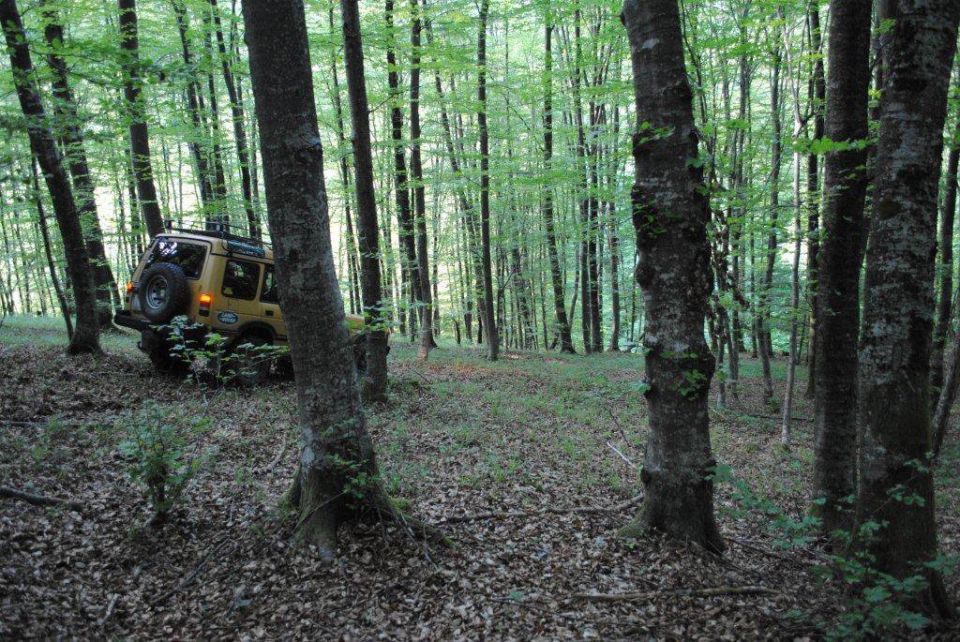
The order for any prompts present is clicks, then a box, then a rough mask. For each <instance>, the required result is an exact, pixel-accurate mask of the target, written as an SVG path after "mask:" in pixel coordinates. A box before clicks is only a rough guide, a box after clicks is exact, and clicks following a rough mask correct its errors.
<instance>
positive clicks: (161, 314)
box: [137, 263, 190, 323]
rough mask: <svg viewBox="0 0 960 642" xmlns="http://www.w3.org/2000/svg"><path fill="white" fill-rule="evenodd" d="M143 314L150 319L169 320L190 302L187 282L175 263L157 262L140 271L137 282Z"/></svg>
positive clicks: (162, 321) (157, 320)
mask: <svg viewBox="0 0 960 642" xmlns="http://www.w3.org/2000/svg"><path fill="white" fill-rule="evenodd" d="M138 288H139V294H138V295H137V296H138V297H139V298H140V309H141V310H142V311H143V316H145V317H147V319H149V320H150V321H153V322H154V323H169V322H170V320H171V319H173V317H175V316H177V315H178V314H181V313H182V312H184V311H185V310H186V308H187V304H189V303H190V285H189V284H188V283H187V276H186V275H185V274H184V273H183V270H182V269H181V268H180V266H179V265H175V264H173V263H157V264H155V265H151V266H150V267H149V268H147V269H146V270H144V271H143V274H142V275H141V276H140V284H139V286H138Z"/></svg>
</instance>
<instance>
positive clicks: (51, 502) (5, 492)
mask: <svg viewBox="0 0 960 642" xmlns="http://www.w3.org/2000/svg"><path fill="white" fill-rule="evenodd" d="M0 498H5V499H19V500H20V501H23V502H27V503H28V504H33V505H34V506H66V507H68V508H70V509H72V510H75V511H81V512H82V511H83V508H84V505H83V504H81V503H80V502H77V501H73V500H72V499H64V498H63V497H51V496H49V495H37V494H34V493H28V492H25V491H22V490H17V489H16V488H10V487H9V486H0Z"/></svg>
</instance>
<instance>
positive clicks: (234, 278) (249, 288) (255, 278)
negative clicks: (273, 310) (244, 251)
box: [220, 259, 260, 301]
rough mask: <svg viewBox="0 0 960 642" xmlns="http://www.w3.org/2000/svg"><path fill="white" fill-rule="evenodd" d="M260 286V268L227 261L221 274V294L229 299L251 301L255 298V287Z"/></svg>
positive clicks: (240, 262)
mask: <svg viewBox="0 0 960 642" xmlns="http://www.w3.org/2000/svg"><path fill="white" fill-rule="evenodd" d="M258 285H260V266H259V265H258V264H257V263H249V262H247V261H235V260H233V259H231V260H229V261H227V267H226V269H225V270H224V272H223V288H222V289H221V290H220V292H221V294H223V295H224V296H228V297H230V298H231V299H246V300H248V301H249V300H252V299H253V298H254V297H255V296H257V286H258Z"/></svg>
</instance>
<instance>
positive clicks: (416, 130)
mask: <svg viewBox="0 0 960 642" xmlns="http://www.w3.org/2000/svg"><path fill="white" fill-rule="evenodd" d="M410 9H411V11H412V13H413V21H412V24H411V26H410V51H411V54H410V174H411V178H412V179H413V184H414V187H413V203H414V223H415V227H416V244H417V274H418V276H419V283H420V303H421V304H422V306H421V308H420V350H419V353H418V356H419V358H420V360H422V361H426V359H427V357H428V355H429V354H430V348H432V347H433V346H434V345H435V344H434V341H433V296H432V290H431V286H430V261H429V258H430V254H429V251H428V249H427V204H426V190H425V189H424V185H423V161H422V160H421V155H420V136H421V132H420V48H421V47H420V42H421V34H422V32H423V21H422V20H421V19H420V5H419V4H418V2H417V0H410Z"/></svg>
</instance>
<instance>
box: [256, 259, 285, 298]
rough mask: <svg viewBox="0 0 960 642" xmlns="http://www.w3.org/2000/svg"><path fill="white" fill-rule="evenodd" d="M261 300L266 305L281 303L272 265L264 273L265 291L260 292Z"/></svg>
mask: <svg viewBox="0 0 960 642" xmlns="http://www.w3.org/2000/svg"><path fill="white" fill-rule="evenodd" d="M260 300H261V301H263V302H264V303H280V293H279V292H277V278H276V276H274V274H273V266H272V265H268V266H267V267H266V269H264V271H263V289H262V290H261V291H260Z"/></svg>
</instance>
